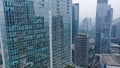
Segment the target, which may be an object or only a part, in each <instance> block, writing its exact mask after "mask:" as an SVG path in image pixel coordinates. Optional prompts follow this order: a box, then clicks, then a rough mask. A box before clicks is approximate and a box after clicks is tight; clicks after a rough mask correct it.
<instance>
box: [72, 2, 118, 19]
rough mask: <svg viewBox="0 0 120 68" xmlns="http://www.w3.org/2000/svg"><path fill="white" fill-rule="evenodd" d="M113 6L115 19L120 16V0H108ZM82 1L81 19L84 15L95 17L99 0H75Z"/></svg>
mask: <svg viewBox="0 0 120 68" xmlns="http://www.w3.org/2000/svg"><path fill="white" fill-rule="evenodd" d="M108 1H109V4H111V6H112V8H113V19H115V18H118V17H120V0H108ZM73 3H80V21H81V20H82V19H83V18H84V17H91V18H92V19H95V15H96V5H97V0H73Z"/></svg>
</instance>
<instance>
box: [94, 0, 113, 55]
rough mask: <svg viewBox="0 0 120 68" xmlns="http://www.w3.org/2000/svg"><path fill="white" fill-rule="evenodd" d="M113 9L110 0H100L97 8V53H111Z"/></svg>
mask: <svg viewBox="0 0 120 68" xmlns="http://www.w3.org/2000/svg"><path fill="white" fill-rule="evenodd" d="M112 16H113V9H112V8H111V6H110V5H108V0H98V1H97V10H96V40H95V52H96V53H98V54H99V53H109V52H110V50H109V46H110V42H111V41H110V39H111V23H112Z"/></svg>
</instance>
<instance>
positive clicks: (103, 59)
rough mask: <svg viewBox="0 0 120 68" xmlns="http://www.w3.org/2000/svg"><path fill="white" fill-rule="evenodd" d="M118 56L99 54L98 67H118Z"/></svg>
mask: <svg viewBox="0 0 120 68" xmlns="http://www.w3.org/2000/svg"><path fill="white" fill-rule="evenodd" d="M119 60H120V56H115V55H110V54H102V55H100V61H99V62H100V68H120V61H119Z"/></svg>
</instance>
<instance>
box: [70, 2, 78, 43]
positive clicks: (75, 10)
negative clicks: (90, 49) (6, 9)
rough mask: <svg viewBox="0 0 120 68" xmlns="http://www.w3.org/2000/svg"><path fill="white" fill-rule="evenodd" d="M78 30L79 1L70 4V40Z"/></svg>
mask: <svg viewBox="0 0 120 68" xmlns="http://www.w3.org/2000/svg"><path fill="white" fill-rule="evenodd" d="M78 32H79V3H75V4H72V42H73V43H74V37H75V35H76V34H77V33H78Z"/></svg>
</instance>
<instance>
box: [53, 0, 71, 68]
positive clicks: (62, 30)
mask: <svg viewBox="0 0 120 68" xmlns="http://www.w3.org/2000/svg"><path fill="white" fill-rule="evenodd" d="M51 8H52V9H51V11H52V13H51V17H52V37H51V38H52V39H51V40H52V60H53V61H52V62H51V65H52V67H51V68H64V67H65V66H67V65H70V63H71V61H72V50H71V46H72V45H71V44H72V38H71V37H72V34H71V31H72V28H71V27H72V26H71V24H72V20H71V18H72V0H52V6H51Z"/></svg>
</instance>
